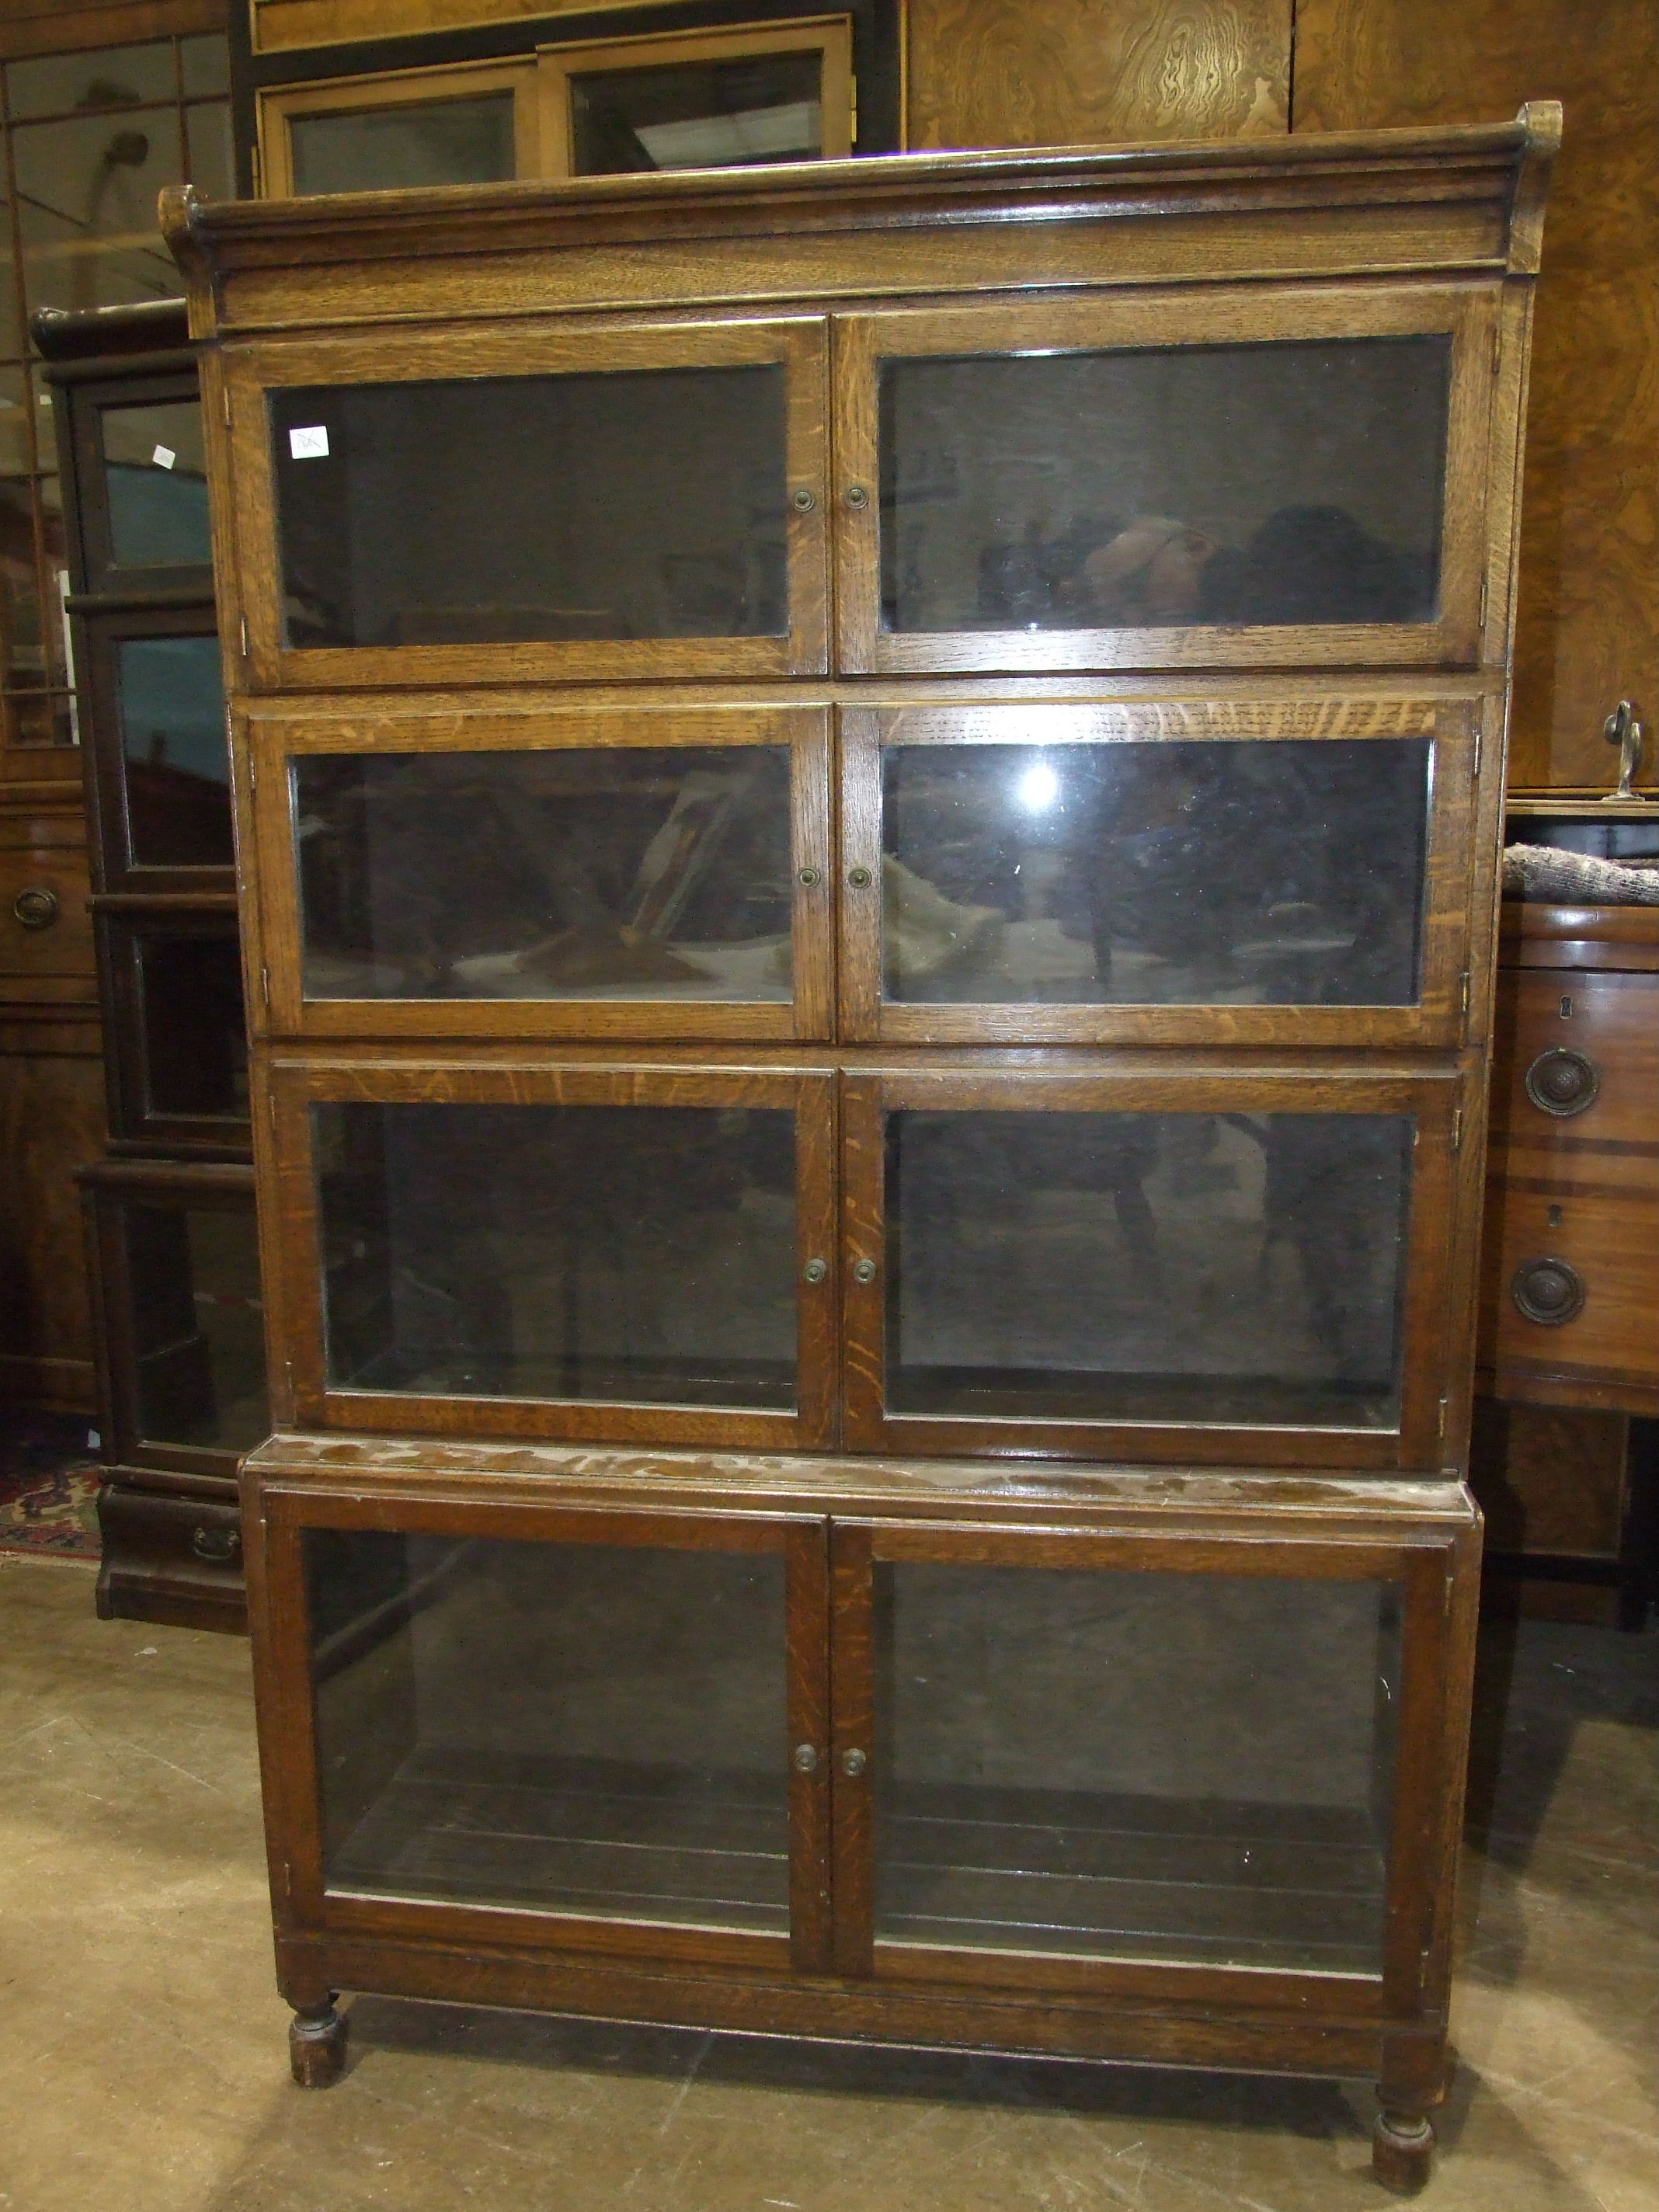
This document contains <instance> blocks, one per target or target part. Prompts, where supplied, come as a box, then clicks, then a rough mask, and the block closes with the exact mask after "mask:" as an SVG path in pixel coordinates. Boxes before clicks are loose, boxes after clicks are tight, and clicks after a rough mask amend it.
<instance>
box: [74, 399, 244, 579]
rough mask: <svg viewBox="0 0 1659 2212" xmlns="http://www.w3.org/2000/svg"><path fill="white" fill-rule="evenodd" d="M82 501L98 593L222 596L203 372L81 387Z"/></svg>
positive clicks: (81, 518) (79, 524)
mask: <svg viewBox="0 0 1659 2212" xmlns="http://www.w3.org/2000/svg"><path fill="white" fill-rule="evenodd" d="M73 409H74V426H75V427H74V438H75V475H76V489H77V497H76V501H74V513H73V514H72V515H71V516H70V518H69V521H70V528H72V529H74V530H76V531H78V532H79V533H80V537H81V548H80V550H81V559H82V574H83V575H84V577H85V578H86V586H85V588H86V589H87V591H88V592H109V593H118V592H123V591H130V592H137V591H142V592H154V591H157V590H167V591H177V592H181V593H186V592H187V593H191V594H194V593H197V592H199V593H201V594H202V595H203V596H204V597H205V598H208V599H211V596H212V592H213V565H212V564H213V544H212V538H211V535H210V530H209V524H208V488H207V462H206V458H205V454H204V446H203V437H202V403H201V398H200V396H199V392H198V388H197V373H196V369H195V368H194V366H193V365H192V364H191V363H190V362H188V361H185V362H182V363H181V365H180V367H179V368H177V369H174V370H170V371H166V372H162V373H161V374H156V375H155V376H151V377H133V376H131V375H129V376H123V377H112V378H111V379H110V380H109V381H108V382H107V383H104V382H96V381H94V382H91V383H88V384H87V385H85V386H81V387H80V388H79V389H78V390H77V392H76V396H75V399H74V403H73Z"/></svg>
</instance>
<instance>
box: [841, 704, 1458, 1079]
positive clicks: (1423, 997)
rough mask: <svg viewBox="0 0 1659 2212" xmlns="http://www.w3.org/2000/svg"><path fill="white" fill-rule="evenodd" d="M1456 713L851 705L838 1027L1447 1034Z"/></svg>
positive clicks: (986, 1037)
mask: <svg viewBox="0 0 1659 2212" xmlns="http://www.w3.org/2000/svg"><path fill="white" fill-rule="evenodd" d="M1478 714H1479V703H1478V702H1471V701H1467V700H1448V699H1440V700H1435V699H1410V698H1401V697H1397V696H1384V697H1366V696H1363V695H1361V694H1354V695H1341V696H1332V695H1325V696H1305V695H1304V696H1297V695H1294V694H1287V695H1286V696H1282V697H1279V698H1276V699H1275V698H1266V699H1243V698H1241V699H1214V698H1210V699H1202V698H1200V699H1193V700H1183V699H1180V698H1173V699H1164V700H1146V701H1135V702H1123V703H1121V704H1111V705H1106V704H1103V705H1098V706H1059V705H1045V704H1043V703H1042V702H1030V703H1024V702H1021V703H1015V702H1008V703H1006V704H990V703H985V704H980V703H975V704H973V705H965V704H964V705H959V706H952V707H905V708H848V709H846V710H843V712H842V717H841V721H842V810H841V823H842V847H843V849H842V894H841V898H842V904H841V915H842V966H841V985H842V1035H843V1036H848V1037H850V1038H857V1039H860V1040H869V1041H880V1042H893V1043H927V1044H985V1043H992V1042H996V1043H1008V1044H1014V1043H1020V1044H1060V1043H1118V1042H1123V1043H1147V1044H1200V1043H1224V1042H1225V1043H1231V1044H1259V1043H1272V1042H1279V1041H1281V1040H1282V1041H1285V1042H1290V1041H1291V1040H1294V1041H1295V1042H1297V1043H1298V1044H1300V1045H1306V1046H1317V1045H1329V1044H1364V1045H1376V1046H1411V1045H1442V1046H1443V1045H1449V1044H1454V1043H1455V1042H1456V1041H1457V1038H1458V1036H1459V1033H1460V1030H1461V1026H1462V1018H1463V1007H1462V990H1461V987H1460V984H1461V978H1462V970H1463V969H1464V968H1465V966H1466V965H1467V964H1468V942H1469V915H1470V907H1471V902H1472V897H1473V896H1481V895H1482V894H1484V901H1485V904H1484V908H1483V911H1484V910H1489V908H1490V905H1491V886H1490V884H1489V883H1487V884H1483V885H1480V886H1478V887H1474V890H1472V887H1471V884H1470V879H1469V869H1468V853H1469V851H1470V849H1471V846H1472V843H1473V836H1474V822H1473V813H1474V796H1475V793H1474V771H1475V762H1476V757H1477V750H1478V746H1479V743H1480V736H1479V727H1478V719H1477V718H1478Z"/></svg>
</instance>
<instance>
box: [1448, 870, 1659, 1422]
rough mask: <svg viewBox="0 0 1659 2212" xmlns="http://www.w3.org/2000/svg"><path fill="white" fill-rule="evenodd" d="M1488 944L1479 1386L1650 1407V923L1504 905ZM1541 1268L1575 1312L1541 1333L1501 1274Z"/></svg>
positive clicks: (1656, 1064)
mask: <svg viewBox="0 0 1659 2212" xmlns="http://www.w3.org/2000/svg"><path fill="white" fill-rule="evenodd" d="M1500 942H1501V948H1502V949H1501V952H1500V959H1501V962H1502V965H1501V966H1500V969H1499V971H1498V1024H1497V1030H1496V1035H1495V1038H1494V1046H1493V1054H1494V1059H1493V1092H1492V1133H1491V1152H1490V1181H1489V1184H1488V1191H1487V1215H1486V1238H1485V1257H1484V1261H1483V1268H1482V1277H1483V1281H1482V1292H1481V1313H1480V1354H1479V1358H1480V1375H1481V1387H1482V1388H1483V1389H1486V1390H1489V1391H1490V1392H1492V1394H1493V1395H1496V1396H1497V1397H1499V1398H1503V1399H1512V1400H1517V1401H1530V1402H1532V1403H1534V1404H1545V1405H1551V1404H1553V1405H1560V1406H1578V1407H1590V1408H1597V1407H1599V1408H1603V1409H1606V1410H1607V1411H1610V1412H1612V1411H1619V1412H1625V1413H1655V1412H1659V1258H1656V1254H1659V1109H1656V1098H1659V972H1656V971H1659V912H1656V911H1655V909H1654V908H1651V907H1602V908H1595V907H1589V908H1575V907H1547V906H1537V907H1534V906H1531V905H1528V904H1526V903H1524V902H1520V901H1506V902H1504V916H1503V935H1502V939H1501V940H1500ZM1552 1083H1558V1084H1560V1085H1563V1086H1564V1088H1563V1091H1562V1093H1561V1096H1560V1097H1556V1095H1555V1094H1554V1093H1553V1091H1552V1089H1551V1085H1552ZM1563 1106H1565V1110H1562V1108H1563ZM1552 1259H1553V1260H1559V1261H1564V1262H1565V1265H1566V1266H1567V1267H1570V1268H1571V1270H1572V1271H1573V1273H1574V1274H1575V1275H1576V1277H1577V1280H1578V1283H1579V1285H1581V1288H1582V1306H1581V1307H1580V1309H1579V1310H1576V1311H1574V1312H1572V1313H1571V1314H1568V1315H1567V1316H1565V1318H1563V1319H1562V1320H1560V1321H1559V1322H1552V1323H1541V1322H1539V1321H1536V1320H1534V1319H1529V1318H1528V1316H1527V1314H1526V1313H1525V1312H1523V1311H1522V1310H1521V1309H1520V1307H1519V1306H1518V1305H1517V1303H1516V1279H1517V1275H1518V1273H1519V1272H1520V1271H1521V1270H1522V1269H1525V1268H1527V1267H1529V1266H1535V1265H1536V1263H1538V1262H1539V1261H1546V1260H1552ZM1521 1295H1522V1297H1524V1296H1525V1291H1524V1290H1522V1292H1521Z"/></svg>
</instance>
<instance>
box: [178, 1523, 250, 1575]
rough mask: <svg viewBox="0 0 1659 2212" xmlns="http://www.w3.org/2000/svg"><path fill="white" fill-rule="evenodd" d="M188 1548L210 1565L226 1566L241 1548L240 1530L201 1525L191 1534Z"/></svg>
mask: <svg viewBox="0 0 1659 2212" xmlns="http://www.w3.org/2000/svg"><path fill="white" fill-rule="evenodd" d="M190 1548H191V1551H192V1552H194V1553H195V1554H196V1556H197V1559H205V1560H206V1561H207V1562H208V1564H209V1565H210V1566H216V1567H228V1565H230V1563H231V1561H232V1560H233V1559H234V1558H235V1557H236V1554H237V1553H239V1552H240V1550H241V1548H242V1535H241V1531H240V1529H239V1528H206V1527H203V1528H197V1529H196V1530H195V1531H194V1532H193V1534H191V1540H190Z"/></svg>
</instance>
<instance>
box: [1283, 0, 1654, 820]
mask: <svg viewBox="0 0 1659 2212" xmlns="http://www.w3.org/2000/svg"><path fill="white" fill-rule="evenodd" d="M1541 94H1547V95H1548V96H1549V97H1551V98H1553V99H1557V100H1561V101H1562V102H1563V103H1564V105H1565V110H1566V118H1567V123H1566V132H1565V139H1564V143H1563V151H1562V155H1561V159H1560V161H1559V165H1558V169H1557V174H1556V179H1555V182H1554V185H1553V191H1552V197H1551V205H1550V211H1549V217H1548V223H1547V231H1546V240H1547V242H1546V245H1545V249H1544V266H1543V273H1542V279H1541V283H1540V286H1539V292H1538V305H1537V320H1536V331H1535V335H1534V346H1533V365H1532V393H1531V401H1530V405H1529V409H1528V435H1527V461H1526V495H1525V509H1524V520H1523V523H1522V546H1521V597H1520V609H1519V634H1518V638H1517V644H1516V692H1515V720H1514V729H1513V734H1512V738H1511V745H1510V750H1511V759H1510V781H1511V783H1512V785H1513V786H1514V787H1516V788H1517V789H1522V790H1536V789H1541V788H1544V787H1549V786H1553V785H1567V786H1573V787H1588V788H1589V789H1591V790H1596V789H1606V788H1607V787H1610V786H1611V785H1612V783H1613V781H1614V776H1615V773H1616V769H1617V762H1616V758H1615V757H1614V755H1613V751H1612V750H1611V749H1610V748H1609V747H1608V746H1607V745H1606V744H1604V743H1603V742H1602V739H1601V723H1602V720H1603V718H1604V717H1605V716H1606V715H1607V714H1608V713H1609V712H1610V711H1611V710H1612V708H1613V705H1614V703H1615V702H1617V701H1618V700H1620V698H1626V697H1629V698H1633V699H1636V700H1638V701H1639V702H1644V709H1645V713H1646V715H1647V719H1648V720H1649V721H1650V723H1651V722H1652V721H1653V720H1654V719H1655V717H1656V715H1659V486H1656V483H1655V476H1654V469H1653V453H1654V449H1655V447H1656V444H1659V203H1656V201H1655V198H1654V195H1653V192H1652V190H1651V166H1652V161H1651V155H1652V147H1653V143H1654V139H1655V136H1656V133H1659V19H1656V16H1655V15H1654V11H1653V9H1651V8H1650V6H1648V5H1647V4H1646V3H1645V0H1601V4H1598V5H1597V6H1595V7H1594V8H1589V9H1586V8H1583V7H1582V6H1578V5H1575V4H1574V0H1528V4H1527V5H1525V6H1524V7H1515V6H1512V5H1508V4H1505V0H1468V4H1461V5H1459V6H1458V7H1456V8H1454V9H1447V8H1444V7H1443V6H1440V5H1437V4H1436V0H1385V4H1377V0H1298V5H1297V18H1296V96H1295V125H1296V131H1297V134H1298V135H1299V134H1300V133H1301V132H1303V131H1310V132H1314V131H1349V130H1355V129H1366V128H1376V127H1383V126H1413V127H1420V126H1422V125H1427V124H1433V123H1446V124H1450V123H1458V122H1462V121H1465V120H1468V119H1471V118H1474V117H1476V116H1479V115H1486V114H1499V115H1501V114H1505V113H1507V112H1509V111H1510V107H1511V106H1513V104H1514V103H1515V101H1516V100H1526V99H1536V98H1538V97H1539V96H1540V95H1541ZM1655 778H1656V763H1655V761H1654V758H1653V756H1652V752H1651V750H1650V753H1649V757H1648V759H1647V760H1646V762H1645V763H1644V767H1643V770H1642V777H1641V781H1642V783H1643V784H1644V786H1647V787H1651V786H1652V785H1653V784H1654V782H1655Z"/></svg>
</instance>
